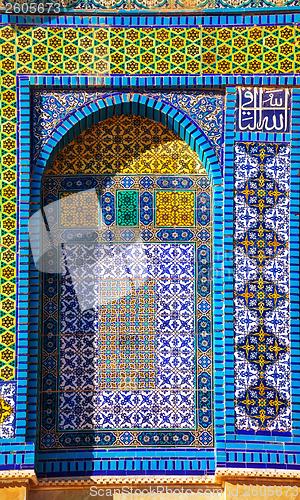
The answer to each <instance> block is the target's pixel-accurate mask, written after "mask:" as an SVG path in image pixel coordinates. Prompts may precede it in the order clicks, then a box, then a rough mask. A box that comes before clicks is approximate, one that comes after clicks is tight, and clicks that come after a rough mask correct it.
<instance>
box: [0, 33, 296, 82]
mask: <svg viewBox="0 0 300 500" xmlns="http://www.w3.org/2000/svg"><path fill="white" fill-rule="evenodd" d="M299 38H300V29H299V27H298V25H293V26H284V25H283V26H276V25H273V26H272V25H269V26H259V27H258V26H253V27H250V28H249V27H246V26H233V27H231V26H230V27H204V26H202V27H198V26H197V27H191V28H186V27H168V28H164V27H162V28H159V27H147V28H146V27H145V28H143V27H138V28H135V27H126V28H125V27H120V28H119V27H118V28H115V27H110V28H109V27H103V28H92V27H79V28H73V27H20V28H18V29H17V31H16V32H13V35H12V39H11V41H10V42H8V43H7V44H6V46H5V49H4V50H5V51H6V54H7V55H8V54H9V55H12V56H13V59H12V60H13V69H15V68H16V71H17V73H19V74H22V73H36V74H38V73H40V74H41V73H47V74H63V73H67V74H77V73H81V74H83V73H84V74H128V75H138V74H143V75H146V74H162V75H163V74H190V75H197V74H207V73H209V74H211V73H221V74H229V73H245V74H247V73H249V74H253V73H294V72H297V71H298V69H299V67H300V48H299V44H298V42H299ZM15 46H17V55H16V60H15V59H14V57H15V55H14V51H13V50H12V47H15Z"/></svg>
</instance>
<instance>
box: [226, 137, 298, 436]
mask: <svg viewBox="0 0 300 500" xmlns="http://www.w3.org/2000/svg"><path fill="white" fill-rule="evenodd" d="M235 151H236V161H235V178H236V181H235V186H236V193H237V194H236V205H235V206H236V227H235V230H236V235H235V238H236V266H235V290H236V312H235V342H236V361H235V370H236V405H237V406H236V426H237V429H242V430H251V431H257V430H262V431H265V430H268V431H272V432H274V431H283V432H287V431H290V430H291V408H290V406H291V381H290V353H289V351H290V328H289V315H290V313H289V189H290V187H289V175H290V173H289V167H290V146H289V145H288V144H274V143H243V142H240V143H237V144H236V146H235Z"/></svg>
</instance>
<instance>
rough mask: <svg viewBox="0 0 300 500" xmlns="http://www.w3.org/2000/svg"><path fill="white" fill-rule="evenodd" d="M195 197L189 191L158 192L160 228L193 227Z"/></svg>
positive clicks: (157, 222) (157, 220)
mask: <svg viewBox="0 0 300 500" xmlns="http://www.w3.org/2000/svg"><path fill="white" fill-rule="evenodd" d="M194 205H195V195H194V193H193V192H188V191H179V192H176V191H157V192H156V224H157V225H158V226H193V225H194V223H195V221H194V218H195V207H194Z"/></svg>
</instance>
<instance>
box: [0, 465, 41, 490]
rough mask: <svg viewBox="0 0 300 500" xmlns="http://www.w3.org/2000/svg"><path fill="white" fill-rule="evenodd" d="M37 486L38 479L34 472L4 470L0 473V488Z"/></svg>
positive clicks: (30, 470)
mask: <svg viewBox="0 0 300 500" xmlns="http://www.w3.org/2000/svg"><path fill="white" fill-rule="evenodd" d="M29 483H30V485H31V486H36V485H37V484H38V479H37V477H36V473H35V471H34V470H32V469H29V470H3V471H0V487H1V486H5V485H8V484H29Z"/></svg>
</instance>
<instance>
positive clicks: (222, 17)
mask: <svg viewBox="0 0 300 500" xmlns="http://www.w3.org/2000/svg"><path fill="white" fill-rule="evenodd" d="M269 12H270V10H269V9H266V11H265V13H260V12H256V13H253V12H251V11H249V12H247V13H246V15H245V9H241V10H240V11H237V12H236V13H232V12H230V13H224V11H223V12H220V10H219V11H218V12H214V13H212V14H211V15H200V14H199V15H195V14H194V13H190V15H188V14H185V13H183V14H182V13H179V12H174V13H171V12H168V13H167V12H166V13H165V14H166V15H162V13H161V12H157V13H154V12H150V11H149V12H145V11H143V12H141V11H131V12H130V11H126V12H122V13H121V12H120V13H118V14H116V15H113V14H112V12H110V13H109V12H107V11H102V12H101V13H100V12H99V15H95V11H93V12H91V13H85V14H84V13H83V14H81V13H80V12H74V13H72V12H69V11H68V12H64V13H63V14H64V15H52V16H47V15H46V16H24V15H14V14H4V13H2V14H0V23H1V24H9V23H11V24H16V25H22V24H23V25H24V24H25V25H26V26H31V25H32V26H33V25H40V26H69V27H72V26H75V27H80V26H84V27H95V28H96V27H104V26H106V27H109V26H110V27H128V26H135V27H149V26H151V27H166V26H172V27H188V28H191V27H192V26H197V27H198V26H216V27H218V26H222V27H223V26H228V27H229V26H255V25H258V26H268V25H285V24H287V25H288V24H297V23H299V22H300V14H299V12H300V7H295V8H294V10H293V11H292V10H290V11H288V10H287V11H286V13H282V9H280V8H279V9H276V8H272V14H269ZM273 12H274V14H273ZM241 14H242V15H241Z"/></svg>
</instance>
